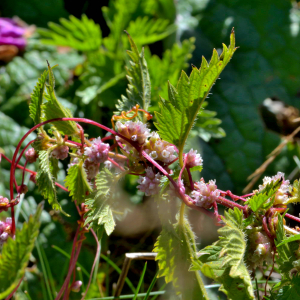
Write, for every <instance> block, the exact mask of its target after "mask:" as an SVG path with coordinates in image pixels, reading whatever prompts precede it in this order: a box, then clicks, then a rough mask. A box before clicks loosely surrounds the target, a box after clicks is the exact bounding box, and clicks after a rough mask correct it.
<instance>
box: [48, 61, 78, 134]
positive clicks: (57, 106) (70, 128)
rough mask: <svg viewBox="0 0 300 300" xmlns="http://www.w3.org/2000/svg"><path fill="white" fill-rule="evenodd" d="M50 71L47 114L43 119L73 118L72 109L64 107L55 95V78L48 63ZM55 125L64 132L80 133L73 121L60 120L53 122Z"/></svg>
mask: <svg viewBox="0 0 300 300" xmlns="http://www.w3.org/2000/svg"><path fill="white" fill-rule="evenodd" d="M48 71H49V84H46V89H47V92H48V93H47V94H45V99H46V101H47V102H46V103H45V104H43V112H44V114H45V116H44V118H43V120H44V121H47V120H51V119H56V118H73V116H72V113H71V111H70V110H69V109H68V108H66V107H64V106H63V105H62V104H61V103H60V102H59V101H58V100H57V98H56V96H55V91H54V87H55V79H54V75H53V72H52V69H51V67H50V66H49V65H48ZM53 125H54V126H55V127H56V128H57V130H59V131H60V132H61V133H62V134H65V135H76V134H79V130H78V128H77V126H76V123H75V122H73V121H66V122H65V121H64V122H62V121H59V122H53Z"/></svg>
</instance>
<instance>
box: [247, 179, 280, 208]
mask: <svg viewBox="0 0 300 300" xmlns="http://www.w3.org/2000/svg"><path fill="white" fill-rule="evenodd" d="M281 183H282V180H276V181H272V182H270V183H268V184H267V185H266V187H265V188H264V189H263V190H261V191H260V192H258V193H256V194H255V195H254V196H252V197H251V199H250V200H249V201H248V202H247V204H248V205H249V207H250V208H251V209H252V210H253V211H254V212H257V211H258V210H259V209H260V208H263V209H268V208H270V207H271V206H272V205H273V202H274V198H273V197H274V196H275V194H276V192H277V190H278V189H279V188H280V186H281ZM267 200H270V201H269V202H266V201H267Z"/></svg>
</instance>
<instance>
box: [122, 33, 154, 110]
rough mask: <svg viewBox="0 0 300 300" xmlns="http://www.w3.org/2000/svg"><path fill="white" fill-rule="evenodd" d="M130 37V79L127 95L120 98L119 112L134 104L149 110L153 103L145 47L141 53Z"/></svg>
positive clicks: (128, 108) (128, 76)
mask: <svg viewBox="0 0 300 300" xmlns="http://www.w3.org/2000/svg"><path fill="white" fill-rule="evenodd" d="M128 38H129V41H130V45H131V51H127V53H128V55H129V56H130V58H131V61H130V67H128V68H127V79H128V81H129V84H128V88H127V90H126V92H127V97H125V96H122V100H118V104H117V105H116V108H117V109H118V111H119V112H122V111H129V110H130V109H132V107H133V106H135V105H136V104H139V106H140V108H142V109H144V110H146V111H147V110H148V107H149V105H150V103H151V83H150V76H149V72H148V67H147V62H146V60H145V56H144V49H142V51H141V53H140V52H139V50H138V48H137V46H136V44H135V43H134V41H133V39H132V38H131V36H130V35H128Z"/></svg>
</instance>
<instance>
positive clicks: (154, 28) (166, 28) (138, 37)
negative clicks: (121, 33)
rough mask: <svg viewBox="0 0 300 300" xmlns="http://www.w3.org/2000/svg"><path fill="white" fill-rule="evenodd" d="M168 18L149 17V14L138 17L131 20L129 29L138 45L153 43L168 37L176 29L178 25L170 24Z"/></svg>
mask: <svg viewBox="0 0 300 300" xmlns="http://www.w3.org/2000/svg"><path fill="white" fill-rule="evenodd" d="M169 23H170V22H169V20H166V19H149V17H148V16H145V17H138V18H137V19H136V20H134V21H131V22H130V23H129V26H128V28H127V31H128V32H129V34H130V35H131V37H132V39H133V40H134V41H135V42H136V44H138V45H146V44H152V43H155V42H157V41H159V40H162V39H164V38H166V37H167V36H168V35H170V34H171V33H173V32H174V31H175V30H176V25H175V24H171V25H169Z"/></svg>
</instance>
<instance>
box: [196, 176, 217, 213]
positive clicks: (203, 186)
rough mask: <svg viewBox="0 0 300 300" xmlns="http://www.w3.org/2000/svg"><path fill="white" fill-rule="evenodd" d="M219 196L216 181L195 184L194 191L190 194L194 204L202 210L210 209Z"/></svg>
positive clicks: (202, 181)
mask: <svg viewBox="0 0 300 300" xmlns="http://www.w3.org/2000/svg"><path fill="white" fill-rule="evenodd" d="M219 196H220V191H219V190H218V189H217V185H216V181H215V180H210V181H209V182H208V183H205V182H204V180H203V179H201V181H198V182H196V183H195V190H194V191H192V193H191V198H192V199H193V200H194V204H195V205H197V206H200V207H203V208H210V207H211V205H212V204H213V203H214V202H215V201H216V200H217V199H218V197H219Z"/></svg>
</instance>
